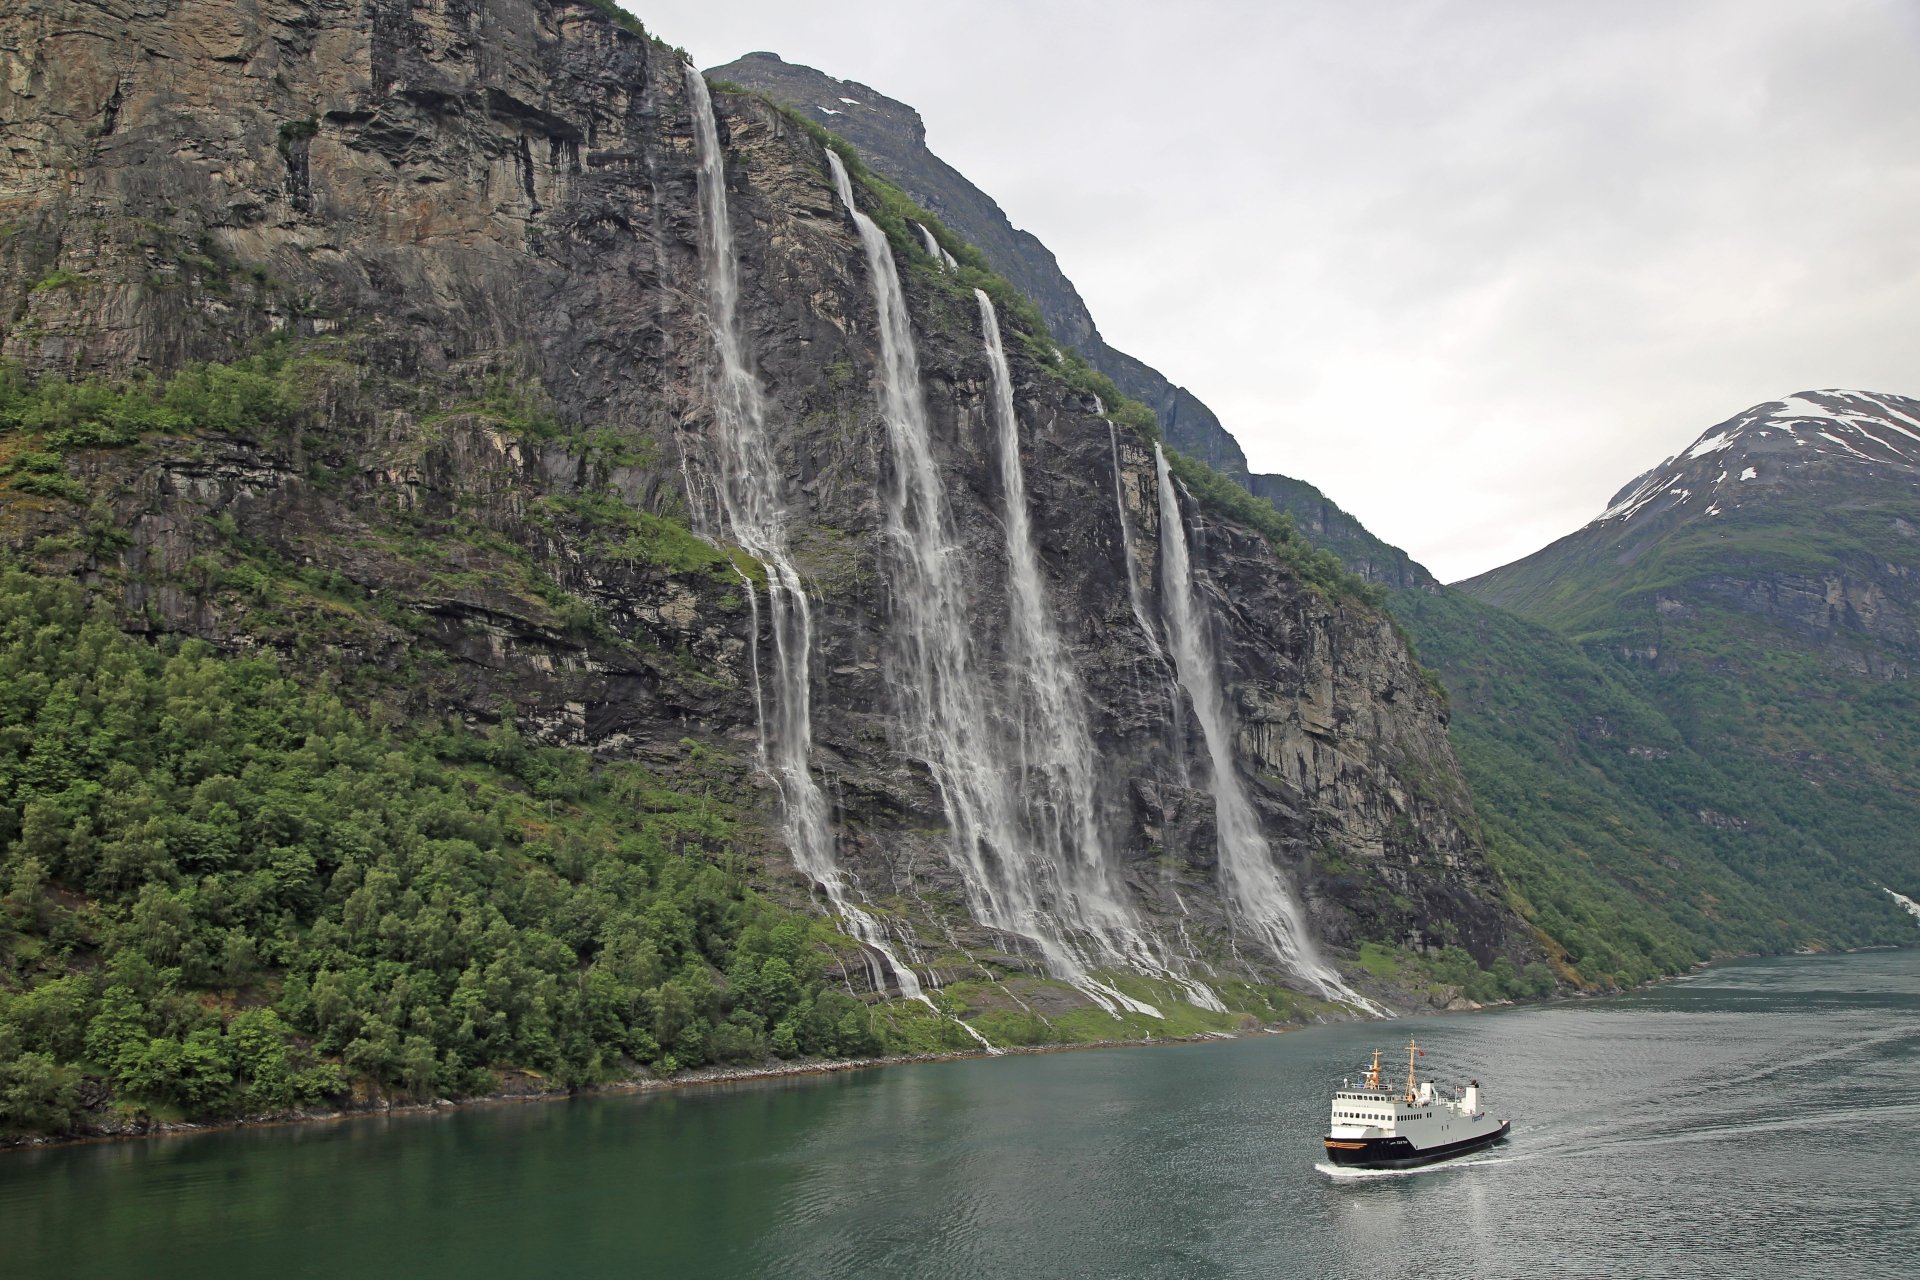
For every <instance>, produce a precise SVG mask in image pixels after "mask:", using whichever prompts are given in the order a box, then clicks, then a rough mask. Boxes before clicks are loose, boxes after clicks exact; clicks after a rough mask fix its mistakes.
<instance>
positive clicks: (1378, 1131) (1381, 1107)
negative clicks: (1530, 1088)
mask: <svg viewBox="0 0 1920 1280" xmlns="http://www.w3.org/2000/svg"><path fill="white" fill-rule="evenodd" d="M1419 1053H1420V1047H1419V1046H1418V1045H1417V1044H1415V1043H1414V1042H1413V1041H1411V1040H1409V1041H1407V1080H1406V1087H1405V1088H1403V1089H1401V1090H1400V1091H1399V1092H1397V1093H1395V1092H1393V1091H1392V1090H1390V1089H1389V1088H1388V1086H1387V1082H1386V1079H1385V1077H1384V1075H1383V1074H1382V1072H1381V1069H1380V1050H1378V1049H1375V1050H1374V1051H1373V1065H1372V1066H1371V1067H1370V1068H1368V1069H1367V1072H1366V1074H1365V1075H1364V1076H1363V1077H1362V1078H1361V1081H1360V1087H1359V1088H1352V1087H1350V1085H1343V1086H1342V1088H1341V1089H1340V1091H1339V1092H1338V1093H1336V1094H1334V1095H1333V1108H1332V1112H1333V1114H1332V1124H1331V1127H1330V1128H1329V1129H1328V1131H1327V1137H1326V1148H1327V1158H1328V1159H1329V1160H1331V1161H1332V1162H1333V1163H1334V1164H1337V1165H1344V1166H1348V1167H1350V1168H1355V1169H1411V1168H1414V1167H1415V1166H1416V1165H1423V1164H1432V1163H1433V1162H1434V1161H1436V1160H1451V1159H1453V1158H1454V1157H1455V1156H1464V1155H1467V1154H1469V1153H1471V1152H1475V1151H1479V1150H1481V1149H1483V1148H1485V1147H1490V1146H1492V1145H1493V1144H1494V1143H1496V1142H1499V1141H1500V1140H1501V1139H1503V1138H1505V1137H1506V1136H1507V1132H1508V1131H1509V1130H1510V1129H1511V1128H1512V1127H1513V1124H1512V1122H1511V1121H1508V1120H1495V1119H1494V1118H1492V1117H1491V1116H1489V1115H1488V1114H1487V1113H1486V1112H1485V1111H1484V1110H1483V1109H1482V1107H1481V1098H1480V1082H1479V1081H1478V1080H1475V1081H1474V1082H1473V1083H1472V1084H1469V1085H1467V1086H1466V1087H1465V1088H1455V1089H1454V1090H1453V1096H1452V1097H1443V1096H1441V1093H1440V1090H1439V1089H1438V1088H1436V1087H1435V1085H1434V1082H1433V1081H1431V1080H1418V1079H1417V1074H1418V1073H1417V1072H1416V1071H1415V1069H1414V1061H1415V1059H1416V1058H1417V1057H1418V1056H1419Z"/></svg>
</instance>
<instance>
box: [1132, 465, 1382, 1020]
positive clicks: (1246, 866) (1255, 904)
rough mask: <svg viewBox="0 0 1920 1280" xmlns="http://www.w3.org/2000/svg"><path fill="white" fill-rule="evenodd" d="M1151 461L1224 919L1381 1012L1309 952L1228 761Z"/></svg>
mask: <svg viewBox="0 0 1920 1280" xmlns="http://www.w3.org/2000/svg"><path fill="white" fill-rule="evenodd" d="M1154 467H1155V471H1156V473H1157V474H1158V477H1159V481H1160V574H1161V596H1162V598H1163V599H1164V600H1165V601H1166V602H1167V631H1168V635H1169V639H1170V641H1171V644H1172V648H1173V659H1174V667H1175V668H1176V670H1177V671H1178V672H1179V678H1180V684H1181V687H1182V688H1184V689H1185V690H1186V691H1187V697H1188V699H1189V700H1190V701H1191V702H1192V703H1193V713H1194V716H1195V718H1197V719H1198V720H1199V722H1200V733H1201V736H1202V737H1203V738H1204V739H1205V740H1206V747H1207V761H1208V764H1209V766H1210V768H1209V772H1210V775H1211V777H1210V781H1211V784H1212V788H1213V807H1214V830H1215V834H1216V841H1217V844H1218V848H1219V854H1220V877H1221V888H1222V889H1223V890H1224V891H1225V896H1226V902H1227V911H1228V917H1229V919H1234V918H1236V917H1237V918H1238V919H1239V920H1240V921H1242V922H1244V923H1245V924H1246V925H1247V926H1248V927H1249V928H1250V929H1252V931H1253V932H1254V933H1256V934H1257V935H1258V936H1259V937H1260V938H1261V939H1262V940H1263V941H1264V942H1265V943H1266V945H1267V947H1268V949H1269V950H1271V951H1272V952H1273V954H1274V956H1275V958H1276V959H1278V960H1279V961H1280V963H1281V964H1283V965H1285V966H1286V967H1287V968H1288V969H1290V970H1292V971H1293V972H1294V973H1296V974H1298V975H1299V976H1300V977H1302V978H1305V979H1306V980H1307V981H1309V982H1311V983H1313V984H1314V985H1315V986H1316V987H1318V988H1319V989H1320V991H1321V993H1322V994H1323V995H1325V996H1326V997H1327V998H1328V999H1330V1000H1344V1001H1347V1002H1349V1003H1353V1004H1358V1005H1360V1006H1361V1007H1363V1008H1366V1009H1368V1010H1370V1011H1372V1012H1376V1013H1383V1012H1384V1010H1382V1009H1380V1007H1379V1006H1378V1005H1375V1004H1373V1003H1372V1002H1371V1001H1368V1000H1366V999H1365V998H1364V997H1362V996H1360V995H1359V994H1358V993H1356V992H1355V991H1354V990H1353V989H1352V988H1351V987H1349V986H1347V984H1346V983H1345V982H1343V981H1342V980H1341V978H1340V975H1339V974H1338V973H1336V972H1334V970H1333V969H1332V968H1331V967H1330V966H1329V965H1327V964H1325V963H1324V962H1323V961H1322V960H1321V959H1320V958H1319V956H1317V955H1316V954H1315V953H1314V950H1313V945H1312V942H1311V940H1310V939H1309V937H1308V935H1307V926H1306V921H1305V920H1304V919H1303V918H1302V916H1301V913H1300V906H1299V904H1298V903H1297V902H1295V900H1294V896H1293V891H1292V889H1291V888H1289V887H1288V885H1287V883H1286V881H1285V879H1284V878H1283V877H1282V875H1281V873H1280V870H1279V868H1277V867H1275V866H1274V865H1273V854H1272V851H1271V850H1270V849H1269V848H1268V847H1267V840H1266V837H1265V835H1263V834H1262V833H1261V830H1260V821H1259V818H1258V817H1257V816H1256V815H1255V814H1254V810H1253V803H1252V801H1251V800H1249V799H1248V797H1247V793H1246V790H1245V788H1244V787H1243V786H1242V785H1241V782H1240V775H1239V772H1238V770H1237V769H1236V768H1235V766H1234V760H1233V747H1234V736H1233V731H1232V727H1231V725H1230V724H1229V722H1228V719H1227V710H1226V706H1225V704H1224V700H1223V698H1222V696H1221V684H1220V676H1219V673H1218V671H1217V669H1216V668H1215V665H1214V659H1213V646H1212V643H1211V641H1210V639H1209V637H1208V636H1207V634H1206V631H1205V626H1206V621H1205V619H1204V618H1203V617H1202V615H1201V613H1200V606H1199V601H1198V599H1197V595H1196V593H1195V591H1194V586H1193V566H1192V562H1191V560H1190V559H1189V557H1188V554H1187V535H1186V528H1185V526H1184V525H1183V524H1182V522H1181V518H1180V497H1179V494H1178V492H1177V491H1176V490H1175V487H1174V483H1173V473H1172V472H1171V471H1169V470H1168V469H1167V457H1166V453H1165V452H1164V451H1163V450H1162V449H1161V448H1160V446H1158V445H1155V446H1154Z"/></svg>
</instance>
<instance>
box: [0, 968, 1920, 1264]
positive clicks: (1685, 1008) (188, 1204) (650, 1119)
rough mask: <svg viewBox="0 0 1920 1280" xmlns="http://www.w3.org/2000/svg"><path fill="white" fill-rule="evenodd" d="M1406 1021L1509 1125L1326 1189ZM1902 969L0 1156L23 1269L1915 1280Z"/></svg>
mask: <svg viewBox="0 0 1920 1280" xmlns="http://www.w3.org/2000/svg"><path fill="white" fill-rule="evenodd" d="M1409 1031H1413V1032H1416V1033H1417V1034H1418V1035H1419V1036H1420V1038H1421V1040H1422V1042H1423V1043H1425V1044H1426V1045H1427V1046H1428V1047H1429V1049H1430V1052H1431V1056H1430V1057H1429V1059H1428V1062H1429V1063H1432V1064H1435V1072H1436V1074H1438V1075H1440V1076H1441V1078H1443V1079H1448V1078H1451V1076H1452V1075H1455V1074H1457V1075H1460V1076H1466V1075H1469V1074H1471V1075H1477V1076H1479V1077H1480V1078H1481V1080H1482V1081H1483V1082H1484V1083H1485V1084H1486V1085H1488V1086H1489V1089H1490V1092H1491V1095H1492V1104H1491V1105H1492V1109H1493V1110H1494V1111H1495V1112H1496V1113H1499V1114H1505V1115H1509V1116H1511V1117H1512V1118H1513V1120H1514V1128H1515V1136H1514V1139H1513V1140H1512V1141H1511V1142H1510V1143H1509V1144H1507V1145H1506V1146H1504V1147H1502V1148H1499V1149H1497V1150H1496V1151H1494V1152H1491V1153H1487V1154H1484V1155H1481V1156H1477V1157H1472V1158H1470V1159H1467V1160H1464V1161H1457V1162H1454V1163H1452V1164H1447V1165H1441V1166H1436V1167H1434V1168H1431V1169H1428V1170H1424V1171H1415V1172H1411V1173H1407V1174H1398V1175H1374V1176H1358V1177H1356V1176H1350V1175H1349V1176H1338V1177H1336V1176H1330V1175H1329V1173H1327V1172H1325V1171H1323V1170H1321V1169H1318V1168H1316V1167H1315V1166H1316V1160H1317V1155H1318V1140H1319V1137H1320V1135H1321V1132H1322V1128H1323V1124H1324V1121H1325V1118H1326V1110H1327V1103H1326V1094H1327V1092H1328V1090H1329V1088H1330V1087H1332V1086H1333V1085H1334V1084H1336V1083H1337V1082H1338V1080H1339V1078H1340V1076H1341V1075H1342V1074H1343V1073H1346V1072H1348V1071H1350V1070H1351V1069H1352V1068H1354V1067H1356V1066H1357V1065H1358V1064H1359V1063H1360V1061H1361V1059H1362V1057H1363V1056H1364V1054H1365V1052H1366V1051H1367V1050H1368V1049H1370V1048H1371V1047H1372V1046H1373V1045H1374V1043H1375V1042H1376V1041H1379V1042H1381V1043H1382V1044H1383V1047H1388V1048H1391V1047H1392V1045H1393V1044H1394V1043H1395V1042H1396V1041H1399V1042H1402V1043H1404V1039H1405V1036H1406V1034H1407V1033H1408V1032H1409ZM1917 1132H1920V952H1915V951H1905V952H1880V953H1874V954H1868V955H1857V956H1839V957H1805V958H1795V959H1790V960H1771V961H1755V962H1748V963H1741V964H1735V965H1728V966H1725V967H1722V968H1717V969H1714V970H1711V971H1708V972H1705V973H1702V974H1699V975H1696V976H1694V977H1691V978H1688V979H1686V980H1684V981H1681V982H1677V983H1674V984H1671V985H1669V986H1666V987H1662V988H1659V989H1657V990H1652V991H1646V992H1639V993H1635V994H1632V995H1628V996H1623V997H1619V998H1616V999H1609V1000H1595V1001H1585V1002H1577V1003H1573V1004H1566V1005H1558V1006H1554V1007H1550V1008H1535V1009H1519V1010H1512V1011H1506V1012H1499V1013H1489V1014H1482V1015H1476V1016H1469V1017H1450V1018H1435V1019H1425V1020H1409V1021H1407V1022H1402V1023H1396V1024H1393V1025H1390V1026H1382V1025H1380V1024H1372V1025H1346V1026H1337V1027H1324V1028H1316V1029H1313V1030H1310V1031H1304V1032H1301V1033H1298V1034H1294V1035H1287V1036H1278V1037H1270V1038H1258V1039H1251V1040H1242V1041H1235V1042H1231V1043H1215V1044H1202V1045H1182V1046H1168V1047H1157V1048H1142V1049H1138V1050H1111V1051H1103V1052H1090V1053H1074V1054H1055V1055H1047V1056H1041V1057H1009V1058H1003V1059H997V1060H976V1061H966V1062H953V1063H942V1064H937V1065H929V1066H917V1067H904V1068H897V1069H891V1070H885V1071H873V1072H866V1073H861V1074H857V1075H844V1076H829V1077H819V1078H814V1079H808V1080H802V1081H797V1082H795V1081H786V1082H779V1083H764V1084H752V1085H741V1086H729V1087H726V1088H719V1089H708V1090H694V1091H686V1092H682V1093H676V1094H668V1095H656V1096H649V1097H626V1098H598V1099H586V1100H581V1101H577V1102H572V1103H564V1104H551V1105H536V1106H524V1107H495V1108H485V1109H476V1110H469V1111H462V1112H458V1113H456V1114H452V1115H444V1116H418V1117H415V1116H408V1117H396V1118H391V1119H363V1120H355V1121H350V1122H344V1123H339V1124H329V1125H318V1126H305V1127H289V1128H277V1129H263V1130H251V1131H240V1132H231V1133H213V1134H204V1135H196V1136H191V1137H184V1138H173V1139H163V1140H157V1141H150V1142H136V1143H123V1144H109V1145H96V1146H85V1147H73V1148H66V1149H60V1150H51V1151H43V1152H13V1153H0V1262H4V1267H3V1268H0V1270H4V1273H5V1274H6V1275H8V1276H20V1277H61V1276H88V1277H95V1276H134V1275H140V1276H148V1277H157V1278H158V1277H174V1276H179V1277H187V1276H192V1277H196V1278H198V1277H207V1278H210V1280H225V1278H228V1277H232V1278H234V1280H239V1278H240V1277H246V1278H247V1280H256V1278H257V1277H259V1276H263V1275H264V1276H274V1277H276V1278H278V1277H300V1276H327V1277H335V1276H343V1275H349V1276H383V1275H405V1276H418V1277H456V1276H457V1277H462V1278H470V1277H487V1276H633V1277H653V1276H661V1277H665V1276H674V1277H707V1276H714V1277H748V1276H768V1275H777V1276H782V1277H792V1278H796V1280H797V1278H801V1277H849V1276H911V1277H949V1276H951V1277H961V1276H966V1277H1000V1276H1008V1277H1011V1276H1062V1277H1074V1276H1087V1277H1093V1276H1101V1277H1106V1276H1153V1277H1163V1276H1164V1277H1238V1276H1248V1277H1252V1276H1259V1277H1290V1276H1302V1277H1348V1276H1351V1277H1421V1278H1427V1277H1432V1278H1434V1280H1443V1278H1448V1277H1515V1278H1519V1277H1526V1278H1527V1280H1535V1278H1537V1277H1543V1276H1580V1277H1592V1276H1632V1277H1708V1276H1712V1277H1717V1276H1725V1277H1741V1278H1743V1280H1748V1278H1752V1280H1776V1278H1777V1280H1787V1278H1789V1277H1791V1278H1794V1280H1798V1278H1799V1277H1805V1276H1811V1275H1818V1274H1826V1273H1829V1272H1831V1273H1834V1274H1845V1275H1847V1276H1849V1277H1853V1278H1855V1280H1861V1278H1874V1277H1903V1278H1910V1277H1913V1276H1915V1275H1916V1274H1920V1261H1916V1260H1917V1259H1920V1179H1917V1178H1916V1175H1917V1174H1920V1142H1917V1141H1916V1133H1917Z"/></svg>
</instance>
